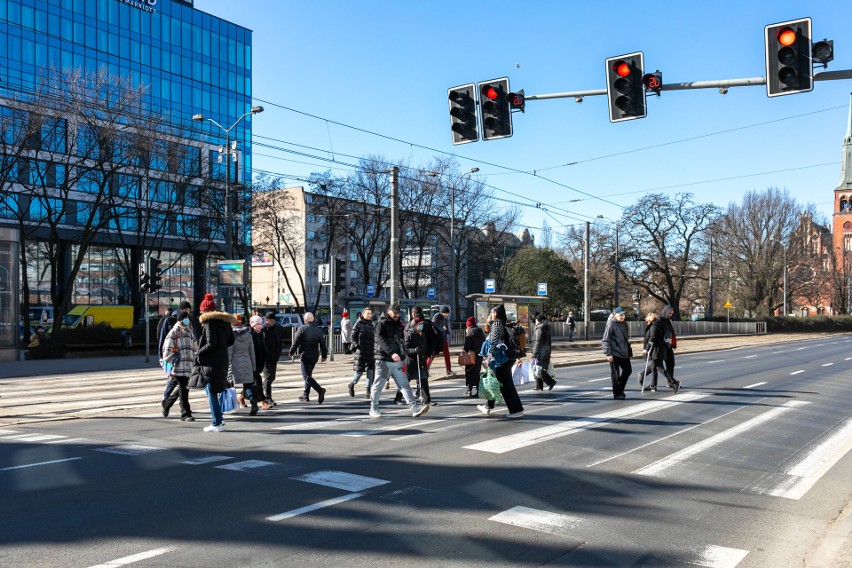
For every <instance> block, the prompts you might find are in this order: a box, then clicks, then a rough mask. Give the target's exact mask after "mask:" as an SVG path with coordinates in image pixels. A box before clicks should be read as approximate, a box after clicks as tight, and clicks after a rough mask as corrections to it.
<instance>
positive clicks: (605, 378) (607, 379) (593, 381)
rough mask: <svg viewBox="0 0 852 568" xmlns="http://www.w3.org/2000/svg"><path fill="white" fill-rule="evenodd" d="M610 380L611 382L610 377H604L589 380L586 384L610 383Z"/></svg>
mask: <svg viewBox="0 0 852 568" xmlns="http://www.w3.org/2000/svg"><path fill="white" fill-rule="evenodd" d="M609 380H611V379H610V378H609V377H604V378H602V379H589V380H588V381H586V382H587V383H596V382H598V381H609Z"/></svg>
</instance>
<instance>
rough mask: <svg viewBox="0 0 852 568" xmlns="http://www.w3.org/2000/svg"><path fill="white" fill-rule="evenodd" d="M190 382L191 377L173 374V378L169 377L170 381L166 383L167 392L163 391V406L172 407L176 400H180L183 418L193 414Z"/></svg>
mask: <svg viewBox="0 0 852 568" xmlns="http://www.w3.org/2000/svg"><path fill="white" fill-rule="evenodd" d="M188 383H189V377H178V376H175V375H172V378H171V379H169V382H168V384H167V385H166V392H164V393H163V408H171V407H172V406H173V405H174V403H175V401H180V417H181V418H186V417H187V416H192V409H191V408H190V407H189V389H188V388H187V384H188ZM175 391H177V392H175Z"/></svg>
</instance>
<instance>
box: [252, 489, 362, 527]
mask: <svg viewBox="0 0 852 568" xmlns="http://www.w3.org/2000/svg"><path fill="white" fill-rule="evenodd" d="M363 496H364V494H363V493H348V494H346V495H341V496H340V497H335V498H334V499H328V500H326V501H320V502H319V503H314V504H313V505H307V506H305V507H299V508H298V509H293V510H292V511H287V512H284V513H280V514H278V515H272V516H271V517H266V520H267V521H272V522H276V521H283V520H284V519H291V518H293V517H298V516H299V515H304V514H305V513H312V512H313V511H318V510H320V509H325V508H327V507H332V506H334V505H337V504H339V503H345V502H346V501H351V500H352V499H357V498H358V497H363Z"/></svg>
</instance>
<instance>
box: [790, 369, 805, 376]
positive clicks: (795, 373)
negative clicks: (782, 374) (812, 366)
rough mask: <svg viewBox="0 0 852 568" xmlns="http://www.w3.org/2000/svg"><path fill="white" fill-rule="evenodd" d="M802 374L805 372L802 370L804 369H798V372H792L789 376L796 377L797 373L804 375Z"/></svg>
mask: <svg viewBox="0 0 852 568" xmlns="http://www.w3.org/2000/svg"><path fill="white" fill-rule="evenodd" d="M804 372H805V370H804V369H799V370H798V371H793V372H792V373H790V374H791V375H798V374H799V373H804Z"/></svg>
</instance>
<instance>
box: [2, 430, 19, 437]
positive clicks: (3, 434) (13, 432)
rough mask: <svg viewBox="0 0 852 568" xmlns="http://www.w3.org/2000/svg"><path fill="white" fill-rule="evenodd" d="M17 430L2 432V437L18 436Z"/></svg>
mask: <svg viewBox="0 0 852 568" xmlns="http://www.w3.org/2000/svg"><path fill="white" fill-rule="evenodd" d="M18 433H19V432H18V431H17V430H0V436H8V435H9V434H18Z"/></svg>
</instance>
